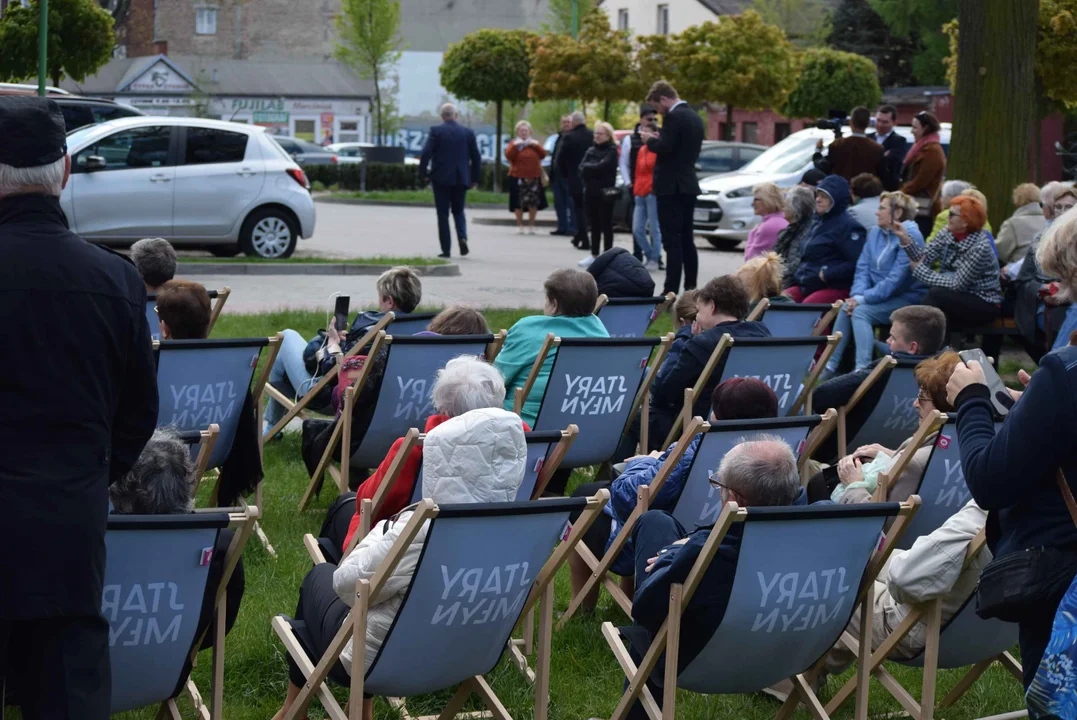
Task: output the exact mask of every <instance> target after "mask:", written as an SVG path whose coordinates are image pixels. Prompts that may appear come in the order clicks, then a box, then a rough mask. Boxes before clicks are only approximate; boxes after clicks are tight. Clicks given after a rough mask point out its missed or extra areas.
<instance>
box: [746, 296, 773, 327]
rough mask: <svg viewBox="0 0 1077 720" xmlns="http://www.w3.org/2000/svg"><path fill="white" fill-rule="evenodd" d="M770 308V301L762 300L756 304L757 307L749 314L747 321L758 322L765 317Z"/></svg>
mask: <svg viewBox="0 0 1077 720" xmlns="http://www.w3.org/2000/svg"><path fill="white" fill-rule="evenodd" d="M768 308H770V300H768V299H767V298H763V299H761V300H760V301H759V302H757V303H756V304H755V307H753V308H752V311H751V312H750V313H748V317H746V318H745V320H752V321H755V322H758V321H759V318H761V317H763V315H764V313H766V311H767V309H768Z"/></svg>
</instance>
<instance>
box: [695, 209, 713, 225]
mask: <svg viewBox="0 0 1077 720" xmlns="http://www.w3.org/2000/svg"><path fill="white" fill-rule="evenodd" d="M692 219H693V220H695V221H696V222H710V219H711V211H710V210H708V209H706V208H703V209H702V210H696V211H695V212H693V213H692Z"/></svg>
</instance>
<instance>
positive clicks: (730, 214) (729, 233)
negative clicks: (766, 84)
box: [694, 123, 950, 250]
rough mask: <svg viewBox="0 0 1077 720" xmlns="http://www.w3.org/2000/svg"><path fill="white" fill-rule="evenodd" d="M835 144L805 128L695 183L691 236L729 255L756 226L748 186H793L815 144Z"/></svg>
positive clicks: (944, 136)
mask: <svg viewBox="0 0 1077 720" xmlns="http://www.w3.org/2000/svg"><path fill="white" fill-rule="evenodd" d="M895 129H896V130H897V132H899V133H901V134H902V135H904V136H905V137H906V138H907V139H908V140H909V143H910V145H911V143H912V141H913V139H912V129H911V128H910V127H909V126H907V125H905V126H899V127H897V128H895ZM939 137H940V139H941V140H942V147H943V149H944V150H947V151H948V150H949V148H950V123H943V124H942V129H941V130H940V131H939ZM833 139H834V133H833V131H831V130H820V129H818V128H807V129H805V130H801V131H799V132H795V133H793V134H792V135H790V136H789V137H787V138H785V139H784V140H782V141H781V142H779V143H777V144H775V145H773V146H771V147H769V148H767V150H766V151H765V152H763V153H762V154H760V155H759V156H758V157H756V159H755V160H753V161H752V162H750V163H748V164H747V165H745V166H744V167H743V168H741V169H740V170H738V171H736V172H730V173H725V174H722V175H714V176H712V177H709V178H707V179H705V180H703V181H702V182H701V183H700V189H701V191H702V192H701V193H700V195H699V197H698V198H697V199H696V209H695V222H694V225H695V234H696V235H698V236H700V237H703V238H706V239H707V241H709V242H710V244H711V245H713V246H714V247H716V248H718V249H719V250H732V249H734V248H736V247H737V245H738V244H739V243H740V242H741V241H742V240H745V239H746V238H747V237H748V231H749V230H751V229H752V228H753V227H754V226H755V225H756V224H758V223H759V217H758V216H756V215H755V213H754V212H753V211H752V187H754V186H755V185H758V184H759V183H763V182H772V183H774V184H776V185H778V186H779V187H792V186H794V185H796V184H797V183H798V182H800V178H801V177H802V176H803V175H804V173H805V172H807V170H808V169H809V168H811V167H812V155H813V154H814V153H815V145H816V143H817V142H818V141H819V140H822V141H823V144H824V145H829V144H830V142H831V141H832V140H833Z"/></svg>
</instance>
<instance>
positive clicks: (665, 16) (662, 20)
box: [656, 5, 669, 35]
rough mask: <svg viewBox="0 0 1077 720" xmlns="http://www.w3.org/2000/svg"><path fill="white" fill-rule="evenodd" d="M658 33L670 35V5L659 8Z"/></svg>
mask: <svg viewBox="0 0 1077 720" xmlns="http://www.w3.org/2000/svg"><path fill="white" fill-rule="evenodd" d="M656 32H657V33H658V34H659V35H669V5H659V6H658V23H657V27H656Z"/></svg>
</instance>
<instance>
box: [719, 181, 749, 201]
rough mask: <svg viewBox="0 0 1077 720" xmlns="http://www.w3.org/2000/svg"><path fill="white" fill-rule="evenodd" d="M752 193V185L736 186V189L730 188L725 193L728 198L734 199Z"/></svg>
mask: <svg viewBox="0 0 1077 720" xmlns="http://www.w3.org/2000/svg"><path fill="white" fill-rule="evenodd" d="M751 194H752V186H751V185H749V186H747V187H742V188H737V189H736V190H730V191H729V192H727V193H726V194H725V196H726V197H727V198H729V199H730V200H736V199H737V198H742V197H748V196H749V195H751Z"/></svg>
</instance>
